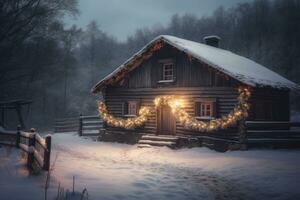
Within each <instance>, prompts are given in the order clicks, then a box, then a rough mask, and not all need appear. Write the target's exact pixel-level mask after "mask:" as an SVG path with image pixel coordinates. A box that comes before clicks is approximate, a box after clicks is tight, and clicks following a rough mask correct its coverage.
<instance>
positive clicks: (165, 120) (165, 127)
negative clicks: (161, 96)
mask: <svg viewBox="0 0 300 200" xmlns="http://www.w3.org/2000/svg"><path fill="white" fill-rule="evenodd" d="M175 132H176V120H175V117H174V115H173V114H172V111H171V108H170V107H169V106H161V107H160V108H158V109H157V134H161V135H174V134H175Z"/></svg>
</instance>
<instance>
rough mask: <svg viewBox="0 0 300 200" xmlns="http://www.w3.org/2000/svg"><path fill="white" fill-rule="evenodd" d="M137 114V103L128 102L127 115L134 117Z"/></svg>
mask: <svg viewBox="0 0 300 200" xmlns="http://www.w3.org/2000/svg"><path fill="white" fill-rule="evenodd" d="M136 114H137V102H136V101H129V102H128V115H136Z"/></svg>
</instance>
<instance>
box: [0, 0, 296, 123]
mask: <svg viewBox="0 0 300 200" xmlns="http://www.w3.org/2000/svg"><path fill="white" fill-rule="evenodd" d="M77 4H78V2H77V0H2V1H1V2H0V91H1V93H0V101H6V100H13V99H30V100H32V101H33V103H32V105H31V106H30V108H28V109H27V108H26V109H25V110H23V114H24V116H25V117H27V118H26V122H27V124H29V125H30V126H35V127H39V128H51V126H52V123H53V120H54V119H55V118H59V117H67V116H76V115H79V113H83V114H96V112H97V110H96V99H97V98H96V97H95V96H93V95H92V94H91V93H90V89H91V87H92V86H93V85H94V84H95V83H96V82H97V81H98V80H100V79H101V78H102V77H103V76H105V75H106V74H108V73H109V72H111V71H112V70H114V69H115V68H116V67H117V66H118V65H119V64H121V63H122V62H124V61H125V60H126V59H127V58H128V57H130V56H131V55H132V54H133V53H135V52H136V51H137V50H139V49H140V48H141V47H142V46H144V45H145V44H146V43H148V42H149V41H150V40H152V39H153V38H154V37H156V36H158V35H160V34H169V35H174V36H178V37H181V38H186V39H190V40H194V41H199V42H202V40H203V37H204V36H207V35H211V34H214V35H218V36H220V37H221V38H222V41H221V48H223V49H227V50H230V51H233V52H235V53H237V54H240V55H243V56H245V57H248V58H250V59H253V60H255V61H257V62H258V63H261V64H263V65H265V66H268V67H271V69H272V70H274V71H276V72H279V73H280V74H282V75H284V76H285V77H288V78H289V79H291V80H293V81H295V82H297V83H300V0H254V1H253V2H250V3H242V4H238V5H237V6H235V7H233V8H230V9H224V8H223V7H220V8H218V9H216V10H215V11H214V13H213V14H212V15H211V16H203V17H201V18H199V17H196V16H194V15H192V14H186V15H174V16H173V17H172V18H171V19H170V22H169V23H168V24H167V25H165V26H156V27H148V28H141V29H138V30H136V32H135V34H134V35H132V36H129V37H128V39H127V40H126V41H125V42H120V41H118V40H116V39H115V38H114V37H113V36H111V35H110V34H109V33H105V32H103V31H102V30H101V29H100V28H99V27H101V25H98V24H97V23H96V22H95V21H92V22H90V23H89V25H88V26H87V27H86V28H84V29H80V28H77V27H76V26H72V27H70V28H66V26H65V24H64V21H63V19H64V16H65V15H73V16H78V17H80V15H79V13H78V9H77V6H78V5H77ZM297 102H300V96H299V94H298V95H297V94H293V97H292V108H293V109H295V110H299V109H300V104H299V103H297ZM7 115H8V116H7V117H10V116H11V117H12V116H13V115H14V113H12V112H11V113H10V112H9V113H7ZM13 121H14V120H11V124H12V125H13V123H16V121H14V122H13Z"/></svg>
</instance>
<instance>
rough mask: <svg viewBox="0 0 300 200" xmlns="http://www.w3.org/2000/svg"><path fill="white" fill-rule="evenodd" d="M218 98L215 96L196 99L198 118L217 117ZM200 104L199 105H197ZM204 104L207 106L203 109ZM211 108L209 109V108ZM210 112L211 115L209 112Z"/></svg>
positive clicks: (195, 112)
mask: <svg viewBox="0 0 300 200" xmlns="http://www.w3.org/2000/svg"><path fill="white" fill-rule="evenodd" d="M216 102H217V100H216V99H215V98H198V99H195V101H194V105H195V108H194V115H195V118H196V119H215V118H216V115H217V105H216ZM197 104H198V105H197ZM203 105H204V106H205V108H204V111H203ZM208 108H209V110H208ZM208 112H209V115H208V114H207V113H208Z"/></svg>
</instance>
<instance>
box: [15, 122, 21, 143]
mask: <svg viewBox="0 0 300 200" xmlns="http://www.w3.org/2000/svg"><path fill="white" fill-rule="evenodd" d="M20 131H21V126H20V125H18V127H17V138H16V147H17V148H19V144H20V141H21V132H20Z"/></svg>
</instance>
